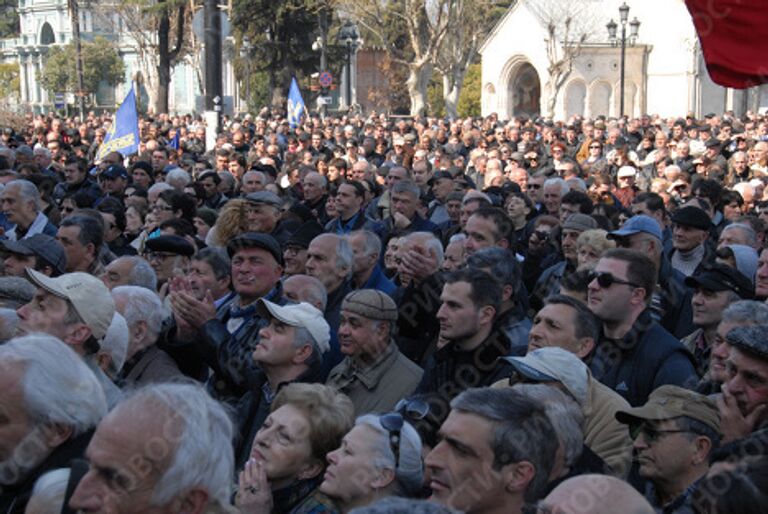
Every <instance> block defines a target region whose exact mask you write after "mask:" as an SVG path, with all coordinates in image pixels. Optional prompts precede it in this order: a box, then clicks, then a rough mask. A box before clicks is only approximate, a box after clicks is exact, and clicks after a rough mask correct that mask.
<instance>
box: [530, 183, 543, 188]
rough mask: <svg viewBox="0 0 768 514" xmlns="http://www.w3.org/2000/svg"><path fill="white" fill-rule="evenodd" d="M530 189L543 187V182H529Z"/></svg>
mask: <svg viewBox="0 0 768 514" xmlns="http://www.w3.org/2000/svg"><path fill="white" fill-rule="evenodd" d="M528 189H541V184H531V183H530V182H529V183H528Z"/></svg>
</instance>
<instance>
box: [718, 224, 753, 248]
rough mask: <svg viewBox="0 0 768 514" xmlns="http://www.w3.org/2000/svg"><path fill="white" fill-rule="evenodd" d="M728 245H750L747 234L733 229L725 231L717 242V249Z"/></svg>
mask: <svg viewBox="0 0 768 514" xmlns="http://www.w3.org/2000/svg"><path fill="white" fill-rule="evenodd" d="M726 245H746V246H751V245H750V244H749V239H748V238H747V233H746V232H745V231H744V230H741V229H739V228H731V229H730V230H723V231H722V233H721V234H720V238H719V239H718V240H717V247H718V248H721V247H723V246H726Z"/></svg>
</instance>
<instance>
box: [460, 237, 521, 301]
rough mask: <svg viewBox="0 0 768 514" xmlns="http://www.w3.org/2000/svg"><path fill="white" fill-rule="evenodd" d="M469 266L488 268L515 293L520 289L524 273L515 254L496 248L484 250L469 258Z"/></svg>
mask: <svg viewBox="0 0 768 514" xmlns="http://www.w3.org/2000/svg"><path fill="white" fill-rule="evenodd" d="M467 266H469V267H472V268H478V269H481V268H487V269H488V272H489V273H490V274H491V275H493V276H494V277H496V278H497V279H498V280H499V282H500V283H501V285H504V286H508V285H509V286H512V287H513V288H514V290H515V293H517V292H518V290H519V289H520V278H521V276H522V271H521V269H520V264H518V262H517V259H516V258H515V254H514V253H512V252H511V251H510V250H507V249H506V248H499V247H496V246H493V247H488V248H482V249H480V250H477V251H476V252H475V253H473V254H472V255H470V256H469V257H468V258H467Z"/></svg>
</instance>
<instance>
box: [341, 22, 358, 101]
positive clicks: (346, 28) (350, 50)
mask: <svg viewBox="0 0 768 514" xmlns="http://www.w3.org/2000/svg"><path fill="white" fill-rule="evenodd" d="M338 38H339V43H340V44H341V45H342V46H344V47H345V48H346V49H347V88H346V90H347V94H346V97H347V98H346V101H347V108H349V107H351V106H352V56H353V55H354V53H355V51H357V49H358V48H359V47H360V46H362V44H363V40H362V39H361V38H360V31H359V30H358V28H357V25H355V24H354V22H353V21H352V20H347V21H345V22H344V25H342V26H341V28H340V29H339V36H338Z"/></svg>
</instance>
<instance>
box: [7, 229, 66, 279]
mask: <svg viewBox="0 0 768 514" xmlns="http://www.w3.org/2000/svg"><path fill="white" fill-rule="evenodd" d="M0 249H2V250H3V251H4V252H5V261H4V264H5V266H4V267H3V274H4V275H5V276H6V277H24V276H26V272H25V271H24V270H25V269H26V268H32V269H34V270H35V271H39V272H40V273H42V274H43V275H47V276H49V277H58V276H59V275H61V274H62V273H64V271H65V270H66V268H67V256H66V254H65V253H64V247H63V246H61V243H59V242H58V241H56V239H55V238H53V237H51V236H47V235H45V234H35V235H33V236H30V237H28V238H26V239H22V240H20V241H10V240H6V241H0Z"/></svg>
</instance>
